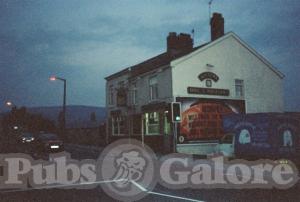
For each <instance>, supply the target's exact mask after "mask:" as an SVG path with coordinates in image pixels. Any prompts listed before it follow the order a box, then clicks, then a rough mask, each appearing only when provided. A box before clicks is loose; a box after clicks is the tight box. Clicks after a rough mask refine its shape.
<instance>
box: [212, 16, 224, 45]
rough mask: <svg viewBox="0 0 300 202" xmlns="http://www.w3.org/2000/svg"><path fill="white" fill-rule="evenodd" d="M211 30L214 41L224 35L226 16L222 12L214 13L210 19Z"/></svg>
mask: <svg viewBox="0 0 300 202" xmlns="http://www.w3.org/2000/svg"><path fill="white" fill-rule="evenodd" d="M210 32H211V40H212V41H214V40H216V39H218V38H220V37H222V36H223V35H224V18H223V16H222V14H221V13H213V16H212V18H211V19H210Z"/></svg>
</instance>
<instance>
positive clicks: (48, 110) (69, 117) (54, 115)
mask: <svg viewBox="0 0 300 202" xmlns="http://www.w3.org/2000/svg"><path fill="white" fill-rule="evenodd" d="M61 110H62V107H58V106H53V107H31V108H27V111H28V112H30V113H33V114H41V115H42V116H43V117H45V118H48V119H50V120H52V121H54V122H55V123H56V124H57V120H58V115H59V112H60V111H61ZM93 112H94V113H95V115H96V120H95V121H91V114H92V113H93ZM105 118H106V109H105V107H90V106H80V105H78V106H77V105H70V106H67V108H66V127H67V128H90V127H98V126H99V124H100V123H103V122H104V121H105Z"/></svg>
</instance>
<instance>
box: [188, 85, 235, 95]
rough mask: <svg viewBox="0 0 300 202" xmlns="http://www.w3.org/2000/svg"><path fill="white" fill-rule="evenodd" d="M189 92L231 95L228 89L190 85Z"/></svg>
mask: <svg viewBox="0 0 300 202" xmlns="http://www.w3.org/2000/svg"><path fill="white" fill-rule="evenodd" d="M187 92H188V93H189V94H200V95H220V96H229V94H230V92H229V90H228V89H217V88H198V87H188V88H187Z"/></svg>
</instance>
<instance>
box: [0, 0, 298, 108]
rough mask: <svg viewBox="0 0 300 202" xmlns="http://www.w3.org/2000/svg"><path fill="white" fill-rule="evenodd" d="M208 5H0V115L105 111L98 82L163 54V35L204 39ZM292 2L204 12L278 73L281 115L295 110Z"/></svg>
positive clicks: (142, 0) (41, 0)
mask: <svg viewBox="0 0 300 202" xmlns="http://www.w3.org/2000/svg"><path fill="white" fill-rule="evenodd" d="M208 2H209V0H119V1H117V0H80V1H79V0H0V95H1V96H0V102H1V104H0V109H4V102H5V101H6V100H12V101H13V102H14V103H15V104H16V105H18V106H22V105H24V106H28V107H31V106H54V105H56V106H57V105H61V103H62V90H63V84H62V82H59V81H57V82H50V81H49V80H48V78H49V76H51V75H57V76H60V77H64V78H66V79H67V81H68V86H67V87H68V95H67V104H72V105H75V104H76V105H92V106H105V79H104V77H106V76H108V75H110V74H111V73H114V72H116V71H118V70H121V69H123V68H125V67H128V66H130V65H134V64H136V63H139V62H141V61H143V60H146V59H148V58H150V57H153V56H155V55H158V54H160V53H162V52H164V51H165V50H166V36H167V35H168V33H169V32H172V31H174V32H185V33H190V32H191V30H192V29H194V30H195V45H196V46H197V45H200V44H202V43H205V42H208V41H209V40H210V27H209V23H208V22H209V18H208ZM299 11H300V1H299V0H268V1H267V0H264V1H262V0H214V1H213V4H212V12H220V13H222V14H223V16H224V18H225V32H229V31H233V32H235V33H236V34H237V35H239V36H240V37H241V38H242V39H243V40H244V41H246V42H247V43H248V44H249V45H250V46H251V47H253V48H254V49H255V50H257V51H258V52H259V53H260V54H262V55H263V56H264V57H266V58H267V59H268V60H269V61H270V62H271V63H272V64H273V65H274V66H275V67H276V68H278V69H279V70H280V71H281V72H282V73H284V74H285V76H286V77H285V82H284V90H285V106H286V107H285V109H286V110H288V111H300V85H299V81H300V66H299V64H300V55H299V53H300V14H299Z"/></svg>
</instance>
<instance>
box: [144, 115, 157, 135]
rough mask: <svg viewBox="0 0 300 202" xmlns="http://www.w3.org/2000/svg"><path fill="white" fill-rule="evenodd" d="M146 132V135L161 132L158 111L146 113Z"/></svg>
mask: <svg viewBox="0 0 300 202" xmlns="http://www.w3.org/2000/svg"><path fill="white" fill-rule="evenodd" d="M145 134H146V135H158V134H160V131H159V113H158V112H149V113H145Z"/></svg>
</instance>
